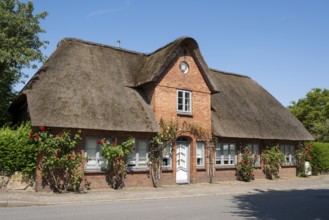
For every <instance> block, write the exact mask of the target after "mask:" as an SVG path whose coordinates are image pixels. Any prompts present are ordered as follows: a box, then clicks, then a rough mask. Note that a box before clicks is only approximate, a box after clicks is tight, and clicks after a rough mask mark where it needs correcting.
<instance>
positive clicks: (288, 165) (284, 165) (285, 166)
mask: <svg viewBox="0 0 329 220" xmlns="http://www.w3.org/2000/svg"><path fill="white" fill-rule="evenodd" d="M281 167H282V168H288V167H296V165H295V164H283V165H282V166H281Z"/></svg>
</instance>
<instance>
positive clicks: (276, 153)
mask: <svg viewBox="0 0 329 220" xmlns="http://www.w3.org/2000/svg"><path fill="white" fill-rule="evenodd" d="M261 159H262V161H263V165H264V172H265V175H266V177H267V178H268V179H273V178H279V170H280V167H281V165H282V163H283V162H284V154H283V153H282V152H281V150H280V148H279V146H274V147H271V148H270V147H267V146H266V147H264V148H263V149H262V155H261Z"/></svg>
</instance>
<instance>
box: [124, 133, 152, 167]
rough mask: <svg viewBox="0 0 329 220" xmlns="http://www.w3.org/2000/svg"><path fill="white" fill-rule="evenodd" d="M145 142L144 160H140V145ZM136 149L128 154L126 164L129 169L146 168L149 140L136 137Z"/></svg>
mask: <svg viewBox="0 0 329 220" xmlns="http://www.w3.org/2000/svg"><path fill="white" fill-rule="evenodd" d="M142 144H146V149H145V151H146V154H145V160H143V161H141V158H144V157H141V155H140V149H141V145H142ZM135 146H136V150H135V151H133V152H132V153H131V154H130V155H128V161H127V166H128V168H129V169H133V170H134V169H148V162H149V158H148V157H149V141H148V140H146V139H136V140H135Z"/></svg>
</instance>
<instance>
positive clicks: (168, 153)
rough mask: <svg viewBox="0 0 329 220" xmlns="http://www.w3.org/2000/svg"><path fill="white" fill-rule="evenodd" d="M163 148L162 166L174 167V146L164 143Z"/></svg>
mask: <svg viewBox="0 0 329 220" xmlns="http://www.w3.org/2000/svg"><path fill="white" fill-rule="evenodd" d="M163 144H164V148H163V150H162V168H172V146H171V144H168V143H163Z"/></svg>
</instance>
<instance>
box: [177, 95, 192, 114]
mask: <svg viewBox="0 0 329 220" xmlns="http://www.w3.org/2000/svg"><path fill="white" fill-rule="evenodd" d="M179 93H182V94H183V97H182V99H183V100H182V108H183V109H179V101H178V100H179V98H180V97H179ZM186 94H189V103H188V104H189V108H188V109H186V100H187V98H186ZM176 95H177V98H176V101H177V103H176V108H177V112H179V113H185V114H191V113H192V92H191V91H187V90H177V93H176Z"/></svg>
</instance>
